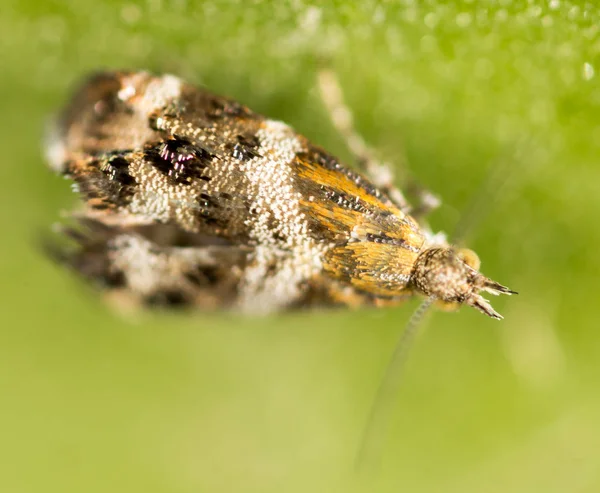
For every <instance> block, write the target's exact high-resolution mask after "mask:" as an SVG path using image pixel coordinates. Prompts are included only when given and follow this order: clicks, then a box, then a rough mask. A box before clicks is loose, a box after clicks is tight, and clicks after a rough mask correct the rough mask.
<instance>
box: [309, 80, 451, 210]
mask: <svg viewBox="0 0 600 493" xmlns="http://www.w3.org/2000/svg"><path fill="white" fill-rule="evenodd" d="M318 82H319V89H320V93H321V98H322V100H323V102H324V104H325V106H326V108H327V111H328V112H329V115H330V118H331V120H332V122H333V124H334V126H335V127H336V129H337V130H338V132H340V134H341V135H342V136H343V137H344V139H345V140H346V145H347V146H348V148H349V149H350V151H351V152H352V154H354V156H355V159H356V161H357V164H358V166H359V168H360V170H361V171H362V172H363V173H365V174H366V175H367V176H368V177H369V178H370V179H371V181H372V182H373V183H374V184H375V185H376V186H377V187H378V188H381V189H382V190H383V191H384V192H385V193H386V194H387V195H388V197H390V199H391V200H392V201H393V202H394V203H395V204H396V205H397V206H398V207H399V208H400V209H401V210H402V211H403V212H405V213H407V214H411V215H412V216H413V217H414V218H415V219H417V221H420V220H421V219H422V218H423V217H425V216H426V215H427V214H429V213H430V212H431V211H432V210H434V209H436V208H437V207H439V205H440V200H439V199H438V197H437V196H435V195H434V194H433V193H431V192H430V191H428V190H427V189H425V188H424V187H422V186H420V185H418V184H417V183H416V182H415V181H414V180H410V182H409V184H408V192H409V193H408V194H409V196H411V197H415V198H416V200H417V202H418V203H417V205H416V206H415V207H412V206H411V205H410V203H409V201H408V200H407V199H406V197H405V196H404V194H403V193H402V192H401V191H400V189H398V187H396V186H395V185H394V173H393V171H392V168H391V166H390V165H389V164H386V163H382V162H380V161H379V160H377V158H376V156H375V153H374V152H373V150H372V149H371V148H370V147H369V146H368V145H367V144H366V142H365V141H364V139H363V138H362V137H361V136H360V134H359V133H358V132H357V131H356V129H355V128H354V124H353V118H352V112H351V111H350V109H349V108H348V106H347V105H346V104H345V102H344V98H343V93H342V89H341V86H340V84H339V81H338V78H337V77H336V75H335V73H334V72H333V71H332V70H329V69H323V70H321V71H320V72H319V75H318Z"/></svg>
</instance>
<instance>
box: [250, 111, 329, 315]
mask: <svg viewBox="0 0 600 493" xmlns="http://www.w3.org/2000/svg"><path fill="white" fill-rule="evenodd" d="M257 137H258V139H259V142H260V152H261V154H262V157H258V158H255V159H251V160H250V161H248V162H247V163H245V164H244V165H243V171H244V176H245V177H246V178H247V179H248V181H249V182H250V186H251V188H253V189H254V194H255V195H254V201H253V203H252V207H253V208H255V209H256V211H257V213H258V214H257V218H254V217H253V218H251V219H249V223H250V224H248V226H249V227H250V228H251V235H252V236H253V237H254V239H255V240H256V242H257V243H258V245H259V246H258V247H257V248H256V250H255V254H254V256H253V258H252V262H251V265H250V267H248V268H247V269H246V272H245V273H244V278H243V282H242V285H241V289H240V299H239V304H240V307H241V308H242V309H243V310H244V311H253V312H265V311H274V310H277V309H279V308H281V307H283V306H285V305H288V304H289V303H290V302H293V301H295V300H296V299H297V298H298V297H299V296H300V295H301V283H302V281H305V280H307V279H309V278H310V277H312V276H313V275H315V274H317V273H318V272H320V271H321V270H322V263H321V255H322V253H323V251H324V247H323V246H320V245H318V244H316V243H315V242H314V240H312V239H311V238H310V237H309V235H308V224H307V221H306V219H305V217H304V215H303V213H302V212H300V205H299V204H300V199H301V196H300V194H299V192H297V191H296V190H295V189H294V186H293V174H292V170H291V169H290V166H289V163H290V162H291V161H292V160H293V159H294V157H295V156H296V154H297V153H298V152H300V151H302V150H303V148H302V145H301V143H300V141H299V140H298V138H297V137H296V135H295V133H294V131H293V130H292V129H291V128H290V127H288V126H287V125H285V124H284V123H281V122H277V121H273V120H267V121H265V123H264V125H263V127H262V128H261V129H260V130H259V131H258V133H257ZM274 234H277V235H278V236H280V237H282V238H284V239H285V243H284V244H282V243H281V240H276V239H275V238H274V236H273V235H274ZM279 245H280V246H279ZM278 246H279V248H278ZM272 265H276V266H277V267H276V269H275V271H274V273H273V274H271V275H269V267H270V266H272Z"/></svg>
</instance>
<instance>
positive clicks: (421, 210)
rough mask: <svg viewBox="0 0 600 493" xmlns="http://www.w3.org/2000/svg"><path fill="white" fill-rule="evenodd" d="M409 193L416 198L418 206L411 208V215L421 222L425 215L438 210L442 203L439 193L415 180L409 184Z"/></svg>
mask: <svg viewBox="0 0 600 493" xmlns="http://www.w3.org/2000/svg"><path fill="white" fill-rule="evenodd" d="M408 193H409V195H410V196H411V197H415V199H416V206H414V207H413V208H412V209H411V210H410V215H411V216H412V217H414V218H415V219H416V220H417V222H419V223H422V222H423V221H424V219H425V217H426V216H428V215H429V214H430V213H431V212H433V211H434V210H436V209H437V208H438V207H439V206H440V205H441V203H442V202H441V200H440V198H439V197H438V196H437V195H435V194H434V193H432V192H430V191H429V190H427V189H426V188H425V187H423V186H421V185H419V184H418V183H416V182H414V181H413V182H411V183H410V184H409V186H408Z"/></svg>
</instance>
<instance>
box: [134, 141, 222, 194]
mask: <svg viewBox="0 0 600 493" xmlns="http://www.w3.org/2000/svg"><path fill="white" fill-rule="evenodd" d="M213 158H214V155H213V154H211V153H210V152H208V151H207V150H205V149H202V148H201V147H198V146H195V145H193V144H191V143H190V142H189V141H188V140H186V139H181V138H172V139H168V140H166V141H163V142H161V143H159V144H156V145H153V146H152V147H150V148H148V149H147V150H146V152H145V153H144V160H146V161H147V162H148V163H150V164H151V165H152V166H154V167H155V168H156V169H157V170H158V171H160V172H161V173H162V174H164V175H166V176H168V177H169V178H170V179H171V180H173V181H174V182H175V183H177V184H181V185H190V184H191V183H192V182H193V180H194V179H202V180H203V179H205V178H206V176H204V175H203V170H204V169H205V168H206V167H208V165H209V164H210V162H211V161H212V159H213Z"/></svg>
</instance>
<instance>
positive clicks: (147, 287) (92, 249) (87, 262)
mask: <svg viewBox="0 0 600 493" xmlns="http://www.w3.org/2000/svg"><path fill="white" fill-rule="evenodd" d="M156 229H158V230H160V231H151V230H149V229H143V228H137V229H136V228H133V229H123V228H119V227H115V226H112V225H107V224H103V223H101V222H99V221H96V220H94V219H85V220H79V223H78V224H76V225H75V226H73V227H61V228H60V232H61V233H62V234H64V235H66V236H67V237H68V238H70V239H71V243H74V244H75V245H74V246H71V247H68V246H57V245H56V244H54V245H52V244H50V253H51V254H52V256H53V257H54V258H55V259H57V260H58V261H60V262H61V263H64V264H67V265H68V266H69V267H71V268H72V269H73V270H74V271H76V272H77V273H79V274H80V275H82V276H83V277H85V278H86V279H88V280H90V281H92V282H93V283H94V284H96V285H97V286H99V287H100V288H102V289H104V291H105V292H106V294H107V295H108V297H109V299H110V300H111V301H113V302H116V303H117V304H121V305H122V303H121V302H122V301H123V299H126V302H127V304H129V305H134V307H135V306H141V305H150V306H169V307H171V306H182V307H183V306H196V307H200V308H203V309H211V308H218V307H221V306H227V305H228V304H231V303H232V302H233V301H234V299H235V297H236V296H237V284H238V282H239V279H240V276H241V272H242V269H243V266H244V263H245V258H246V256H247V252H246V251H244V250H243V248H241V247H238V246H232V245H219V244H210V243H206V244H205V243H204V240H201V241H198V242H196V243H193V242H191V243H189V244H186V246H179V245H178V244H177V242H175V237H174V236H172V235H173V232H172V231H163V229H164V228H163V225H157V226H156Z"/></svg>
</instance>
